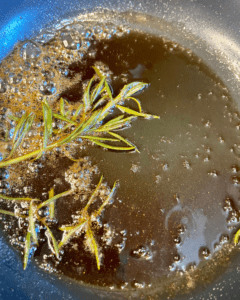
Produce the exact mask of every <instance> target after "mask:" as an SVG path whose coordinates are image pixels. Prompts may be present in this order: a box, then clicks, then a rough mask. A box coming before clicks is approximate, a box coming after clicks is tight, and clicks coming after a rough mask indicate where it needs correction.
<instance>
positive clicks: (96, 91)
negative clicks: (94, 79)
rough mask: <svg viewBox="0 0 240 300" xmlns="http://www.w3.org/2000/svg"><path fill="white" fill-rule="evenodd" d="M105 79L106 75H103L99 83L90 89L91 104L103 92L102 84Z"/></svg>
mask: <svg viewBox="0 0 240 300" xmlns="http://www.w3.org/2000/svg"><path fill="white" fill-rule="evenodd" d="M105 79H106V77H103V78H102V79H101V81H100V82H99V84H98V85H97V86H96V87H95V89H94V90H93V91H92V94H91V100H90V102H91V104H93V103H94V101H95V100H96V99H97V97H98V96H99V95H100V94H101V93H102V92H103V86H104V83H105Z"/></svg>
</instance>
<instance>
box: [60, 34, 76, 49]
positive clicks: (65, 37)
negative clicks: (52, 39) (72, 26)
mask: <svg viewBox="0 0 240 300" xmlns="http://www.w3.org/2000/svg"><path fill="white" fill-rule="evenodd" d="M61 39H62V43H63V46H64V47H65V48H66V49H69V50H79V49H80V47H81V41H80V39H79V38H78V37H76V36H75V34H74V33H70V32H69V31H67V32H62V33H61Z"/></svg>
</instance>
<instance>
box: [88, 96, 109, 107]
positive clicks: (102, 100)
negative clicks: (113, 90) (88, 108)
mask: <svg viewBox="0 0 240 300" xmlns="http://www.w3.org/2000/svg"><path fill="white" fill-rule="evenodd" d="M107 98H108V96H107V95H105V96H103V97H102V98H100V99H99V100H98V101H97V102H96V103H95V105H94V106H93V108H92V111H94V110H95V109H96V108H97V107H98V106H100V105H102V104H103V103H104V102H105V100H106V99H107Z"/></svg>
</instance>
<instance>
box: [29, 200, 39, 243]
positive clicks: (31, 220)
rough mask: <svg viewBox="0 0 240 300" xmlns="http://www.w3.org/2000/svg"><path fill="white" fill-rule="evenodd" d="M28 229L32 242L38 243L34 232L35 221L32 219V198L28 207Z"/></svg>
mask: <svg viewBox="0 0 240 300" xmlns="http://www.w3.org/2000/svg"><path fill="white" fill-rule="evenodd" d="M29 229H30V232H31V235H32V238H33V241H34V243H35V244H36V245H38V240H37V233H36V228H35V221H34V211H33V200H32V201H31V202H30V208H29Z"/></svg>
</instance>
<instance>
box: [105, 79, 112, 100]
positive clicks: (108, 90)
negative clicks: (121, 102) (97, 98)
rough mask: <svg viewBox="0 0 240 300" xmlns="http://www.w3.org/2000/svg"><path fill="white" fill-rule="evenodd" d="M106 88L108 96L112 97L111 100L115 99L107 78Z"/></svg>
mask: <svg viewBox="0 0 240 300" xmlns="http://www.w3.org/2000/svg"><path fill="white" fill-rule="evenodd" d="M105 89H106V92H107V94H108V97H109V98H110V100H111V101H113V96H112V92H111V90H110V87H109V84H108V82H107V80H105Z"/></svg>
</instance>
